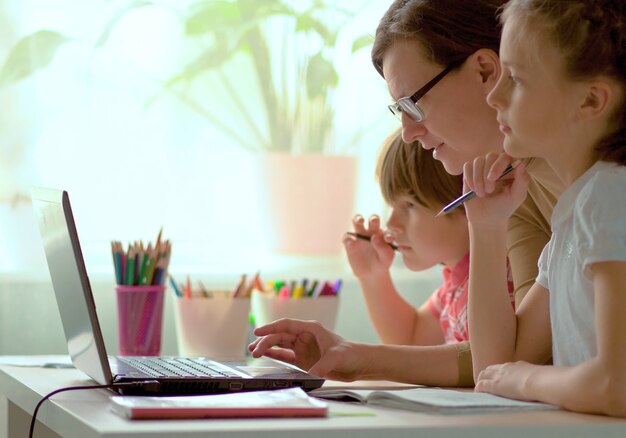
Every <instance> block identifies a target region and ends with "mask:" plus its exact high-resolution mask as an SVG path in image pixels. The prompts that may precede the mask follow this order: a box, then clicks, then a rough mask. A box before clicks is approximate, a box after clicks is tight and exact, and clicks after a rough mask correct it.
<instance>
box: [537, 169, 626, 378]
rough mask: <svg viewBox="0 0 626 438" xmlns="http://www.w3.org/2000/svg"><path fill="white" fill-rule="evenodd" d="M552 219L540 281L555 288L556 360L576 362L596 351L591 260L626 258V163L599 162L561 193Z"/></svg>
mask: <svg viewBox="0 0 626 438" xmlns="http://www.w3.org/2000/svg"><path fill="white" fill-rule="evenodd" d="M551 223H552V237H551V238H550V241H549V242H548V244H547V245H546V246H545V248H544V249H543V252H542V253H541V257H540V258H539V273H538V275H537V282H538V283H539V284H541V285H542V286H543V287H545V288H547V289H549V291H550V323H551V326H552V353H553V361H554V365H556V366H573V365H577V364H579V363H582V362H584V361H586V360H588V359H590V358H592V357H594V356H595V355H596V328H595V315H594V290H593V283H592V281H591V272H590V270H589V267H590V265H592V264H593V263H597V262H606V261H626V166H620V165H617V164H615V163H607V162H603V161H598V162H597V163H595V164H594V165H593V166H592V167H591V168H590V169H588V170H587V171H586V172H585V173H584V174H583V175H581V176H580V177H579V178H578V179H577V180H576V181H574V183H573V184H572V185H571V186H570V187H569V188H568V189H567V190H565V191H564V192H563V194H562V195H561V196H560V198H559V200H558V202H557V204H556V206H555V207H554V212H553V213H552V221H551ZM623 292H624V293H625V294H626V290H625V291H623Z"/></svg>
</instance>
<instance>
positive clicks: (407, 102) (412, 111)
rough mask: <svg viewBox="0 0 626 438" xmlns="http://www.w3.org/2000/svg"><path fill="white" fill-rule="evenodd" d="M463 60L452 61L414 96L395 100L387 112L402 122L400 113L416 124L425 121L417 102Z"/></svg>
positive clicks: (463, 60)
mask: <svg viewBox="0 0 626 438" xmlns="http://www.w3.org/2000/svg"><path fill="white" fill-rule="evenodd" d="M465 59H466V58H463V59H460V60H458V61H452V62H451V63H450V64H448V66H447V67H446V68H445V69H443V71H442V72H441V73H439V74H438V75H437V76H435V77H434V78H432V79H431V80H430V81H428V82H427V83H426V85H424V86H423V87H422V88H420V89H419V90H417V91H416V92H415V94H413V95H411V96H407V97H401V98H400V99H398V100H397V102H395V103H392V104H391V105H389V106H388V108H389V111H391V113H392V114H393V115H394V116H396V117H397V118H398V119H400V121H402V113H407V115H408V116H409V117H411V118H412V119H413V120H415V121H416V122H421V121H423V120H424V119H425V116H424V111H422V109H421V108H420V107H419V105H418V104H417V101H418V100H420V99H421V98H422V97H424V95H425V94H426V93H428V92H429V91H430V89H431V88H433V87H434V86H435V85H437V83H438V82H439V81H440V80H442V79H443V78H444V77H445V76H446V75H447V74H448V73H450V72H451V71H452V70H454V69H455V68H457V67H459V66H460V65H461V64H463V63H464V62H465Z"/></svg>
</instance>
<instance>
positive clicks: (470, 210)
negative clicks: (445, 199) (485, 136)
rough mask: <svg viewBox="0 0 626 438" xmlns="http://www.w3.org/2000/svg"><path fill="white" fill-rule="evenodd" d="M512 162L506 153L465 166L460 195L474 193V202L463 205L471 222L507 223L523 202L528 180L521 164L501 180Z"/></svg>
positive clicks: (475, 160)
mask: <svg viewBox="0 0 626 438" xmlns="http://www.w3.org/2000/svg"><path fill="white" fill-rule="evenodd" d="M512 162H513V159H512V158H511V157H510V156H508V155H507V154H496V153H490V154H487V155H485V156H483V157H477V158H475V159H474V160H473V161H469V162H467V163H465V165H464V167H463V180H464V181H463V182H464V187H463V192H464V193H467V192H468V191H469V190H474V192H475V193H476V197H475V198H474V199H472V200H470V201H468V202H466V203H465V212H466V214H467V219H468V221H469V222H470V223H472V224H474V225H479V224H482V225H489V226H494V225H496V226H497V225H502V224H506V222H507V221H508V219H509V218H510V217H511V216H512V215H513V212H515V210H516V209H517V208H518V207H519V206H520V205H521V204H522V202H523V201H524V199H526V191H527V189H528V183H529V181H530V177H529V175H528V173H527V172H526V168H525V166H524V163H519V164H517V165H515V164H513V166H514V167H515V169H514V170H513V171H512V172H511V173H509V174H507V175H505V176H503V177H502V178H501V175H502V173H503V172H504V170H505V169H506V167H507V166H508V165H509V164H512Z"/></svg>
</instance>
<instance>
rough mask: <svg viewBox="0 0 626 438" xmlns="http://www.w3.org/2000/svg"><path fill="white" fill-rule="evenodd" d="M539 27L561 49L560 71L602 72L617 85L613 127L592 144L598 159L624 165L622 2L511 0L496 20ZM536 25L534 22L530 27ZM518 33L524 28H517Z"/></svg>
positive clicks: (625, 36) (580, 76)
mask: <svg viewBox="0 0 626 438" xmlns="http://www.w3.org/2000/svg"><path fill="white" fill-rule="evenodd" d="M510 18H513V19H515V20H516V23H520V25H521V26H527V27H528V26H533V29H537V30H539V31H540V32H543V35H544V36H546V37H547V38H549V39H550V40H551V41H552V43H553V44H554V45H555V47H556V48H557V49H558V50H559V51H560V52H561V54H562V56H563V61H564V69H565V71H564V73H565V74H566V75H567V76H568V77H569V78H571V79H573V80H584V79H590V78H593V77H596V76H606V77H609V78H612V79H615V80H616V81H618V83H619V84H621V87H622V102H621V103H620V105H618V107H617V108H618V109H617V110H616V111H615V114H613V125H612V126H613V128H614V129H613V131H612V132H610V133H609V134H607V135H606V136H605V137H604V138H602V139H601V140H600V141H599V143H598V145H597V146H596V150H597V151H598V153H599V154H600V159H602V160H604V161H613V162H617V163H620V164H622V165H626V106H625V105H624V96H623V94H624V92H625V91H626V2H624V0H511V1H510V2H509V3H507V5H506V6H505V7H504V11H503V13H502V16H501V21H502V22H505V21H507V20H509V19H510ZM534 26H537V27H534ZM518 35H524V38H527V33H526V32H524V31H521V32H518Z"/></svg>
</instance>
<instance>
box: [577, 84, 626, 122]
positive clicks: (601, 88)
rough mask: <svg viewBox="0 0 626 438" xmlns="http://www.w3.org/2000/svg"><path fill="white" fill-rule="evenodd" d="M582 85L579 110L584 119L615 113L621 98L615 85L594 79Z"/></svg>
mask: <svg viewBox="0 0 626 438" xmlns="http://www.w3.org/2000/svg"><path fill="white" fill-rule="evenodd" d="M582 87H583V88H582V90H581V99H580V100H579V101H580V106H579V110H580V114H581V116H582V117H583V119H584V120H592V119H596V118H598V117H600V116H603V115H605V114H612V113H613V111H614V110H615V106H616V105H618V103H619V102H617V101H618V100H620V99H619V97H620V93H618V92H617V89H616V88H615V86H613V85H612V84H610V83H608V82H607V81H603V80H593V81H590V82H587V83H585V84H582Z"/></svg>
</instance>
